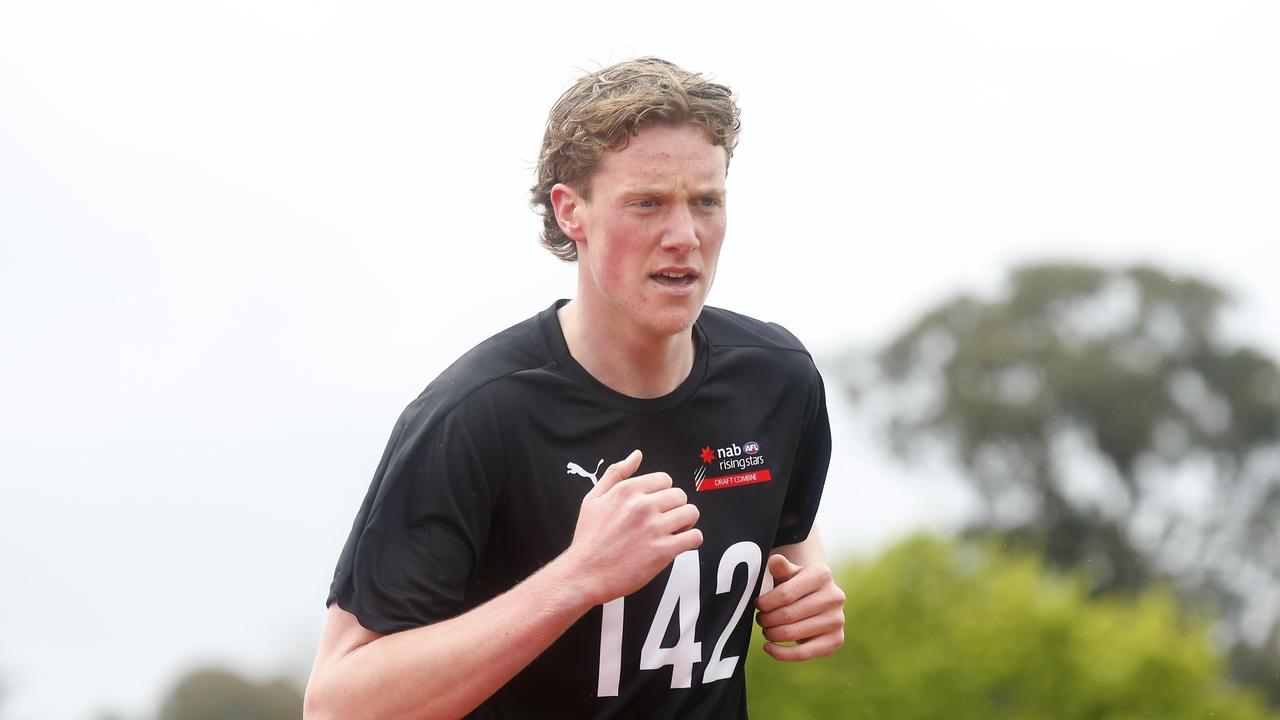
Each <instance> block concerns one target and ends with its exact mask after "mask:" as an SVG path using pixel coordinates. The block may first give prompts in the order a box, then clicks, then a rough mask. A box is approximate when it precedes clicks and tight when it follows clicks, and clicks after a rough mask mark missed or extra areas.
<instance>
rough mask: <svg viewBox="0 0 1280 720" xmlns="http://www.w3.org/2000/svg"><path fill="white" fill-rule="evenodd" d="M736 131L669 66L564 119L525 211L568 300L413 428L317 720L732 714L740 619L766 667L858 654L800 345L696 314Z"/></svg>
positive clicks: (324, 642)
mask: <svg viewBox="0 0 1280 720" xmlns="http://www.w3.org/2000/svg"><path fill="white" fill-rule="evenodd" d="M737 131H738V109H737V107H736V105H735V104H734V101H733V99H732V96H731V94H730V92H729V90H728V89H727V88H725V87H723V86H720V85H716V84H713V83H710V82H707V81H705V80H703V79H702V78H701V77H699V76H698V75H695V74H691V73H688V72H686V71H684V70H682V69H680V68H678V67H676V66H674V65H672V64H670V63H667V62H665V61H662V60H658V59H656V58H644V59H640V60H635V61H630V62H625V63H621V64H619V65H615V66H612V67H609V68H606V69H604V70H601V71H600V72H597V73H592V74H590V75H588V76H586V77H584V78H582V79H581V80H580V81H579V82H578V83H577V84H576V85H574V86H573V87H572V88H570V89H569V90H568V91H567V92H566V93H565V94H564V96H562V97H561V98H560V100H559V102H558V103H557V104H556V106H555V108H554V109H553V110H552V112H551V117H550V120H549V122H548V124H547V132H546V137H545V139H544V141H543V149H542V154H541V157H540V161H539V167H538V184H537V185H535V187H534V189H533V191H534V202H535V205H537V206H538V207H539V208H540V209H541V210H542V212H543V214H544V225H545V229H544V237H543V241H544V244H546V245H547V246H548V248H549V249H551V250H552V252H554V253H555V254H556V255H557V256H558V257H560V258H562V259H565V260H574V261H576V262H577V263H578V288H577V293H576V294H575V296H574V298H573V300H572V301H568V302H565V301H559V302H557V303H555V304H554V305H552V306H551V307H549V308H547V309H546V310H544V311H543V312H541V313H539V314H538V315H537V316H535V317H533V318H531V319H530V320H527V321H525V322H523V323H521V324H519V325H516V326H515V327H512V328H510V329H508V330H506V331H504V332H502V333H499V334H498V335H496V336H494V337H493V338H490V339H489V340H487V341H485V342H484V343H482V344H481V345H479V346H478V347H476V348H475V349H473V350H471V351H470V352H468V353H467V354H466V355H464V356H463V357H462V358H461V359H459V360H458V361H457V362H456V363H455V364H454V365H453V366H452V367H450V368H449V369H448V370H446V371H445V372H444V373H443V374H442V375H441V376H440V377H439V378H437V379H436V380H435V381H434V382H433V383H431V385H430V386H429V387H428V388H427V389H426V391H425V392H423V394H422V395H421V396H420V397H419V398H418V399H417V400H416V401H414V402H413V403H412V404H410V405H409V407H408V408H407V409H406V410H405V412H404V414H403V415H402V416H401V418H400V420H399V422H398V423H397V424H396V427H395V430H394V431H393V433H392V436H391V440H390V442H389V444H388V446H387V450H386V453H385V455H384V456H383V459H382V463H381V464H380V466H379V467H378V470H377V473H376V475H375V477H374V480H373V484H372V487H371V488H370V490H369V494H368V496H367V497H366V498H365V501H364V504H363V506H362V507H361V508H360V511H359V514H358V515H357V517H356V521H355V524H354V526H353V528H352V531H351V535H350V538H349V539H348V541H347V544H346V547H345V548H344V550H343V552H342V556H341V558H340V559H339V561H338V568H337V572H336V573H335V575H334V580H333V585H332V588H331V592H330V595H329V600H328V604H329V612H328V616H327V618H326V621H325V627H324V631H323V635H322V637H321V640H320V648H319V651H318V653H317V656H316V662H315V666H314V668H313V670H312V674H311V680H310V682H309V683H308V686H307V702H306V715H307V717H308V718H317V719H318V718H355V717H359V718H456V717H461V716H468V717H475V718H606V717H610V718H613V717H634V718H708V719H715V720H721V719H723V718H744V717H746V700H745V684H744V680H743V662H744V659H745V655H746V653H747V650H748V646H749V643H750V639H751V620H752V614H753V613H752V612H750V611H749V609H750V607H751V606H752V605H753V604H754V605H755V607H756V609H757V610H759V615H758V618H757V619H758V621H759V622H760V624H761V625H762V626H764V628H765V636H766V638H767V640H769V641H770V642H768V643H767V644H766V645H765V650H766V652H768V653H769V654H770V655H772V656H773V657H775V658H778V659H780V660H803V659H808V658H811V657H818V656H822V655H827V654H830V653H831V652H833V651H834V650H835V649H836V648H837V647H839V645H840V644H841V643H842V642H843V628H844V617H843V602H844V595H843V593H841V591H840V589H839V588H837V587H836V586H835V584H834V583H833V582H832V580H831V573H830V571H829V570H828V568H827V566H826V564H825V561H824V558H823V552H822V548H821V545H820V541H819V540H818V537H817V533H816V531H813V532H811V527H812V522H813V516H814V513H815V511H816V509H817V505H818V500H819V497H820V495H821V491H822V485H823V482H824V478H825V475H826V470H827V463H828V459H829V455H830V449H831V439H830V431H829V429H828V425H827V416H826V406H825V400H824V395H823V387H822V381H821V378H820V377H819V376H818V373H817V371H816V369H815V368H814V366H813V362H812V360H811V358H810V357H809V355H808V353H807V352H805V350H804V348H803V346H801V345H800V343H799V342H798V341H797V340H796V339H795V338H794V337H792V336H791V335H790V334H789V333H788V332H787V331H785V330H783V329H782V328H780V327H778V326H776V325H769V324H765V323H761V322H758V321H755V320H752V319H750V318H746V317H743V316H741V315H736V314H733V313H730V312H727V311H723V310H717V309H714V308H709V307H708V308H704V307H703V301H704V299H705V298H706V295H707V292H708V290H710V288H711V282H712V280H713V278H714V277H715V271H716V261H717V259H718V257H719V254H720V246H721V243H722V241H723V239H724V234H725V220H726V215H725V212H726V211H725V175H726V171H727V168H728V162H729V157H730V155H731V154H732V152H733V148H734V145H735V144H736V140H737ZM765 569H767V570H768V572H769V573H770V574H771V575H772V576H773V577H774V578H775V579H776V582H777V583H778V584H777V586H776V587H775V588H774V589H772V590H771V591H769V592H766V593H764V594H763V595H759V593H760V589H761V581H762V575H763V573H762V572H761V571H762V570H765ZM757 595H759V597H758V598H757ZM753 600H754V603H753V602H752V601H753ZM789 641H795V642H796V644H794V645H789V644H788V645H784V644H781V643H786V642H789Z"/></svg>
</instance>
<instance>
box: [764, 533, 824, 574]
mask: <svg viewBox="0 0 1280 720" xmlns="http://www.w3.org/2000/svg"><path fill="white" fill-rule="evenodd" d="M773 552H774V553H778V554H780V555H782V556H784V557H785V558H787V559H788V560H790V561H791V562H793V563H795V564H796V565H801V566H808V565H814V564H822V563H826V561H827V553H826V550H825V549H824V548H823V546H822V537H821V536H820V535H819V534H818V526H817V525H816V524H815V525H814V526H813V527H812V529H810V531H809V536H808V537H806V538H805V539H804V540H801V541H800V542H798V543H792V544H790V545H779V546H777V547H775V548H774V549H773Z"/></svg>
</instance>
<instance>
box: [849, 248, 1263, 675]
mask: <svg viewBox="0 0 1280 720" xmlns="http://www.w3.org/2000/svg"><path fill="white" fill-rule="evenodd" d="M1227 301H1228V295H1227V293H1226V292H1225V291H1223V290H1222V289H1221V288H1218V287H1216V286H1214V285H1212V284H1210V283H1208V282H1205V281H1203V280H1199V279H1196V278H1191V277H1179V276H1175V275H1171V274H1168V273H1165V272H1162V271H1160V270H1157V269H1154V268H1151V267H1134V268H1127V269H1118V270H1116V269H1105V268H1099V267H1093V266H1088V265H1071V264H1039V265H1028V266H1024V267H1021V268H1018V269H1016V270H1015V271H1014V272H1012V273H1011V275H1010V277H1009V281H1008V283H1007V285H1006V288H1005V290H1004V291H1003V292H1002V294H1000V295H998V296H997V297H995V298H993V299H981V298H976V297H972V296H967V295H960V296H957V297H955V298H952V299H950V300H948V301H946V302H943V303H941V304H939V305H938V306H936V307H934V308H932V309H930V310H929V311H927V312H926V313H924V314H923V315H922V316H921V317H920V318H919V319H918V320H916V321H915V322H913V323H911V324H910V325H909V326H908V327H907V328H906V329H905V330H904V331H903V332H902V333H901V334H900V335H899V336H898V337H896V338H894V339H893V340H892V342H890V343H889V344H888V345H887V346H886V347H885V348H884V349H883V350H882V351H881V352H880V353H879V355H878V358H877V369H878V373H877V374H874V376H873V377H872V378H871V379H869V380H864V381H862V382H849V383H847V385H848V386H849V387H851V388H852V389H854V390H855V392H859V393H861V394H862V395H863V396H866V395H868V394H870V395H875V394H877V393H886V394H888V395H889V396H890V397H891V398H892V400H891V401H890V403H889V404H890V406H891V407H892V410H890V411H889V412H888V414H887V422H886V426H887V428H888V430H889V434H890V438H891V441H892V443H893V445H894V447H895V448H896V449H897V450H898V451H899V452H900V453H901V454H903V455H904V456H906V455H909V454H911V453H914V452H918V451H919V450H921V449H922V448H924V447H928V446H930V445H934V446H938V445H940V446H942V447H943V448H945V449H946V450H947V451H949V452H950V453H951V454H952V455H953V456H954V457H955V458H956V459H957V460H958V463H959V465H960V467H962V468H963V470H964V472H965V475H966V477H967V478H968V479H969V480H970V481H971V482H972V485H973V487H974V489H975V490H976V491H977V494H978V495H979V497H980V498H981V500H982V505H983V509H984V513H983V515H982V517H980V518H978V519H977V520H976V522H975V524H974V528H975V529H976V530H986V531H991V530H994V531H996V532H999V533H1001V534H1003V535H1004V536H1006V537H1014V538H1018V539H1020V540H1021V541H1024V542H1026V543H1028V544H1030V545H1031V546H1033V547H1035V548H1036V549H1038V550H1040V551H1042V552H1043V553H1044V554H1045V557H1046V558H1047V559H1048V561H1049V562H1050V563H1051V564H1052V565H1054V566H1055V567H1076V568H1084V569H1087V570H1088V572H1089V577H1090V578H1091V581H1092V582H1093V587H1094V589H1096V590H1098V591H1110V590H1121V591H1133V590H1136V589H1139V588H1142V587H1145V586H1146V584H1147V583H1149V582H1150V581H1151V580H1153V579H1155V578H1168V579H1171V580H1172V581H1173V582H1174V583H1175V584H1176V586H1177V587H1178V589H1179V590H1180V591H1181V593H1182V594H1183V596H1184V597H1187V598H1189V599H1192V600H1194V601H1196V602H1198V603H1199V604H1200V605H1201V606H1202V607H1204V608H1208V609H1211V610H1212V611H1213V612H1216V613H1219V614H1220V615H1221V617H1222V618H1223V625H1222V627H1221V628H1220V629H1221V630H1222V631H1223V635H1224V637H1226V638H1227V639H1228V641H1229V642H1230V643H1231V644H1232V645H1233V646H1234V647H1235V651H1234V652H1235V655H1236V663H1235V667H1236V671H1237V674H1238V675H1239V676H1241V677H1253V678H1259V679H1266V680H1267V681H1268V682H1269V683H1270V686H1271V693H1272V696H1273V698H1275V699H1277V700H1280V682H1278V681H1277V680H1276V658H1277V657H1280V656H1278V655H1277V654H1276V648H1278V647H1280V633H1278V628H1277V625H1276V618H1277V612H1276V611H1277V608H1278V607H1280V553H1278V552H1276V548H1277V547H1280V523H1277V522H1276V520H1275V518H1277V517H1280V369H1278V368H1277V365H1276V363H1275V362H1274V361H1272V360H1271V359H1270V358H1269V357H1267V355H1266V354H1265V353H1263V352H1261V351H1259V350H1257V349H1254V348H1250V347H1246V346H1243V345H1239V344H1235V343H1232V342H1229V341H1228V340H1227V339H1226V338H1225V336H1224V333H1223V332H1222V330H1221V327H1220V316H1221V311H1222V309H1223V307H1224V305H1225V304H1226V303H1227Z"/></svg>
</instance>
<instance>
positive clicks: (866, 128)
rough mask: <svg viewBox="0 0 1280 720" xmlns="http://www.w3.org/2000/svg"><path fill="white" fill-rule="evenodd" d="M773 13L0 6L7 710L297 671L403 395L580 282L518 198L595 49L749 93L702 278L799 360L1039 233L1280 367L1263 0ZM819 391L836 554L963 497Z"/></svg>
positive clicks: (134, 702) (947, 508)
mask: <svg viewBox="0 0 1280 720" xmlns="http://www.w3.org/2000/svg"><path fill="white" fill-rule="evenodd" d="M768 7H770V8H771V11H770V12H769V13H767V14H753V13H752V12H751V11H748V10H744V9H742V8H741V7H739V6H738V5H736V4H729V3H715V4H706V5H703V4H696V3H688V2H681V3H672V4H663V3H646V4H641V5H635V4H628V5H610V4H600V3H597V4H590V5H587V4H556V3H526V4H521V5H519V6H515V5H513V6H511V7H505V6H503V7H497V6H489V7H486V6H481V5H475V6H472V7H471V9H467V10H459V9H456V8H455V9H452V10H439V9H435V8H432V9H428V8H427V7H426V5H425V4H423V3H410V2H404V3H391V2H367V3H359V4H356V3H352V4H339V3H333V2H277V1H274V0H272V1H267V0H257V1H254V2H221V3H204V4H200V5H198V6H197V5H195V4H192V3H179V2H171V1H169V2H151V3H145V2H129V1H126V2H113V3H97V2H83V3H69V2H57V1H52V2H49V1H43V0H42V1H40V2H36V1H34V0H32V1H29V2H22V1H20V0H19V1H16V2H8V3H4V4H2V5H0V483H2V484H0V549H2V552H0V587H2V588H3V593H2V595H0V598H2V599H0V610H2V611H0V679H2V680H3V681H4V683H5V684H6V685H8V686H9V688H10V695H9V697H8V698H7V700H6V701H3V702H2V703H0V716H2V717H5V718H6V720H11V719H14V718H16V719H18V720H64V719H71V718H80V719H86V720H87V718H90V717H91V716H92V714H93V713H95V712H97V711H98V710H99V709H108V708H114V709H118V710H121V711H123V712H125V713H128V714H131V715H143V714H146V713H150V712H151V711H152V710H153V707H154V706H153V703H154V702H155V700H156V699H157V698H158V697H159V695H160V694H161V693H162V692H163V690H164V688H165V687H166V685H167V684H168V683H169V682H171V681H172V679H173V678H174V677H175V676H176V675H177V674H178V673H179V672H181V671H182V670H183V669H184V668H186V667H187V666H189V665H190V664H191V663H195V662H200V661H222V662H228V663H233V664H235V665H236V666H238V667H242V668H245V669H247V670H249V671H252V672H255V673H260V674H264V675H265V674H269V673H272V672H275V671H278V670H288V671H291V672H305V670H306V667H307V664H308V663H309V661H310V654H311V652H312V649H313V647H314V643H315V640H316V637H317V633H318V629H319V626H320V621H321V618H322V615H323V601H324V597H325V594H326V591H327V587H328V583H329V580H330V576H331V573H332V569H333V564H334V562H335V560H336V558H337V553H338V551H339V550H340V548H341V545H342V542H343V541H344V540H345V538H346V534H347V531H348V529H349V527H350V523H351V519H352V517H353V516H354V514H355V511H356V509H357V506H358V504H359V502H360V500H361V499H362V497H363V495H364V492H365V489H366V487H367V485H368V482H369V478H370V476H371V474H372V471H373V469H374V467H375V465H376V463H377V460H378V457H379V455H380V453H381V450H382V446H383V444H384V442H385V441H386V437H387V434H388V432H389V430H390V428H391V425H392V423H393V422H394V420H395V418H396V416H397V415H398V414H399V411H400V409H401V408H402V407H403V406H404V405H405V404H406V403H407V402H408V401H409V400H411V399H412V398H413V397H414V396H415V395H416V394H417V393H418V392H419V391H420V390H421V388H422V387H423V386H425V385H426V383H427V382H428V381H430V379H431V378H432V377H433V376H434V375H435V374H436V373H437V372H439V371H440V370H441V369H443V368H444V367H445V366H446V365H447V364H448V363H449V362H451V361H452V360H453V359H454V358H455V357H456V356H457V355H458V354H459V353H461V352H462V351H464V350H466V349H467V348H469V347H471V346H472V345H474V344H475V343H476V342H478V341H480V340H482V339H483V338H485V337H487V336H488V335H490V334H492V333H493V332H495V331H497V330H499V329H501V328H503V327H506V326H508V325H510V324H512V323H514V322H517V321H519V320H521V319H524V318H526V317H528V316H530V315H532V314H534V313H535V312H537V311H538V310H540V309H542V308H544V307H545V306H547V305H548V304H550V302H551V301H552V300H554V299H555V298H557V297H567V296H570V295H571V294H572V292H573V283H574V275H573V270H572V268H571V267H570V266H566V265H563V264H561V263H559V262H558V261H556V260H554V259H553V258H552V257H551V256H550V255H548V254H547V253H545V252H544V251H542V250H541V249H540V248H539V247H538V245H537V242H536V232H537V229H538V221H537V218H536V217H535V216H534V215H533V214H532V213H531V212H530V210H529V209H528V206H527V191H528V187H529V185H530V184H531V182H532V172H531V168H532V164H533V160H534V158H535V157H536V153H537V148H538V142H539V140H540V137H541V128H542V125H543V123H544V121H545V116H546V112H547V110H548V109H549V108H550V105H551V103H552V102H553V101H554V99H555V98H556V97H557V96H558V95H559V93H560V92H561V91H563V89H564V88H565V87H566V86H567V85H568V84H569V83H570V82H571V81H572V80H573V78H575V77H576V76H577V75H578V74H579V72H580V68H592V67H597V66H599V65H602V64H607V63H610V62H613V61H616V60H621V59H626V58H630V57H634V56H637V55H641V54H658V55H662V56H664V57H667V58H669V59H671V60H673V61H676V62H677V63H680V64H682V65H684V66H686V67H688V68H690V69H694V70H698V71H702V72H704V73H707V74H709V75H711V76H713V77H714V78H715V79H717V80H720V81H722V82H726V83H728V84H730V85H731V86H733V87H734V88H735V90H736V91H737V92H738V93H739V95H740V98H741V103H742V107H743V124H744V129H743V135H742V141H741V145H740V147H739V151H738V153H737V155H736V156H735V157H734V160H733V165H732V167H731V170H730V176H729V192H730V195H729V207H730V226H729V235H728V239H727V244H726V247H725V251H724V255H723V256H722V260H721V265H720V271H719V274H718V276H717V287H716V288H715V290H714V291H713V293H712V297H711V302H712V304H715V305H721V306H726V307H730V308H733V309H736V310H739V311H742V312H746V313H748V314H751V315H755V316H757V317H760V318H762V319H767V320H774V321H778V322H781V323H783V324H784V325H786V326H788V327H789V328H790V329H792V330H793V331H794V332H795V333H796V334H797V335H798V336H799V337H800V338H801V339H803V340H804V341H805V342H806V343H808V345H809V346H810V348H811V349H813V350H814V351H815V352H816V353H817V354H818V355H819V357H820V358H828V357H832V356H833V355H835V354H837V353H839V352H840V351H842V350H843V349H844V348H847V347H868V346H871V345H873V344H874V343H876V342H879V341H881V340H883V339H884V338H885V337H887V336H888V334H889V333H891V332H892V331H893V330H894V329H896V328H897V327H899V326H900V325H901V324H902V323H903V322H905V321H906V320H907V319H908V318H910V317H911V316H912V315H913V314H915V313H917V312H919V311H920V310H922V309H923V308H924V307H926V305H927V304H928V303H930V302H934V301H937V300H939V299H941V298H943V297H946V296H947V295H949V294H951V293H953V292H956V291H958V290H961V289H970V290H979V291H990V290H993V289H994V288H995V287H996V286H997V282H998V280H999V278H1000V277H1001V276H1002V275H1003V273H1004V272H1005V270H1006V269H1007V268H1008V267H1009V265H1010V264H1011V263H1012V262H1015V261H1017V260H1022V259H1039V258H1063V257H1066V258H1074V259H1091V260H1096V261H1099V262H1128V261H1134V260H1147V261H1152V262H1158V263H1161V264H1163V265H1166V266H1168V267H1171V268H1173V269H1175V270H1180V271H1184V272H1194V273H1199V274H1202V275H1204V276H1207V277H1208V278H1209V279H1212V280H1216V281H1218V282H1221V283H1223V284H1225V285H1227V286H1228V287H1230V288H1232V289H1233V290H1235V291H1237V295H1238V297H1239V300H1240V302H1239V304H1238V305H1237V308H1236V310H1235V311H1234V312H1233V314H1232V316H1231V318H1230V319H1231V327H1232V331H1233V332H1234V333H1235V334H1236V336H1237V337H1238V338H1240V339H1241V340H1243V341H1248V342H1253V343H1257V344H1260V345H1262V346H1264V347H1266V348H1267V349H1269V350H1271V351H1273V352H1274V353H1277V354H1280V336H1278V335H1277V333H1276V330H1275V328H1276V327H1277V321H1276V318H1277V317H1280V289H1278V287H1280V286H1278V284H1277V282H1276V281H1275V274H1276V268H1277V260H1278V259H1280V253H1278V252H1277V251H1276V250H1275V245H1276V243H1277V242H1280V140H1278V133H1277V131H1276V128H1278V127H1280V93H1277V91H1276V82H1277V80H1276V79H1277V77H1278V76H1280V43H1277V42H1276V38H1277V37H1280V5H1277V4H1276V3H1274V2H1233V1H1230V0H1227V1H1223V0H1215V1H1213V2H1208V1H1206V2H1199V3H1184V2H1169V1H1167V0H1166V1H1152V2H1123V1H1118V0H1109V1H1106V2H1092V1H1085V2H1072V3H1054V4H1053V5H1052V6H1049V5H1046V4H1042V3H1032V2H1025V1H1014V0H1010V1H1008V2H993V1H990V0H981V1H975V2H966V3H954V2H944V1H942V0H939V1H937V2H922V1H919V0H898V1H895V2H878V3H860V2H855V3H842V4H839V5H834V4H833V5H832V6H831V7H830V8H825V7H819V6H816V5H809V4H806V3H803V2H789V3H785V4H783V5H777V4H773V5H769V6H768ZM783 7H785V8H786V10H785V12H783V11H781V10H780V9H779V8H783ZM832 413H833V421H834V424H835V432H836V436H837V448H836V451H835V452H836V456H835V462H834V466H833V471H832V474H831V479H830V482H829V485H828V488H829V489H828V493H827V498H826V502H825V504H824V508H823V511H822V515H821V516H820V523H821V524H822V525H823V527H824V528H825V530H826V533H827V535H828V536H829V537H830V539H831V544H832V545H834V546H835V547H836V548H837V549H839V550H867V549H871V548H874V547H877V546H879V545H880V544H883V542H885V541H886V540H887V539H888V538H891V537H893V536H895V535H897V534H898V533H901V532H903V531H905V530H906V529H909V528H912V527H916V526H918V525H920V524H926V525H927V524H930V523H936V522H939V521H941V520H944V519H945V518H947V517H950V516H951V514H952V513H953V511H954V507H955V504H956V503H957V502H958V501H959V499H958V496H957V495H956V493H955V492H953V491H950V490H948V489H947V488H948V486H947V485H946V483H945V482H944V481H943V480H942V479H940V476H939V475H938V474H936V473H934V472H932V471H922V470H921V469H919V468H917V469H914V470H910V471H908V470H904V469H902V468H899V467H897V466H896V465H894V464H892V463H890V462H889V461H888V460H886V459H885V457H884V456H883V454H881V452H880V451H879V450H878V448H877V447H876V446H875V444H874V439H873V438H871V436H870V435H869V434H868V431H867V430H866V428H865V427H863V426H862V425H860V424H859V422H858V421H857V416H856V413H855V412H854V411H852V410H851V409H850V408H847V407H844V406H842V405H840V404H839V403H836V404H834V405H833V407H832ZM855 631H856V630H855Z"/></svg>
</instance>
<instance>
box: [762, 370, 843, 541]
mask: <svg viewBox="0 0 1280 720" xmlns="http://www.w3.org/2000/svg"><path fill="white" fill-rule="evenodd" d="M806 410H807V412H806V417H805V421H804V431H803V433H802V436H801V438H800V444H799V446H798V447H797V449H796V456H795V461H794V462H793V463H792V465H791V468H792V469H791V478H790V480H789V481H788V484H787V496H786V499H785V500H783V504H782V515H781V517H780V518H779V520H778V531H777V533H776V534H775V535H774V539H773V546H774V547H778V546H780V545H791V544H794V543H798V542H802V541H804V540H805V539H806V538H808V537H809V531H810V530H811V529H812V528H813V520H814V517H815V516H816V515H817V513H818V503H819V502H820V501H821V500H822V489H823V486H825V485H826V481H827V467H828V466H829V465H830V464H831V424H830V422H829V421H828V419H827V396H826V390H825V388H824V386H823V384H822V376H821V375H820V374H818V370H817V368H814V369H813V379H812V381H811V384H810V395H809V402H808V405H807V408H806Z"/></svg>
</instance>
